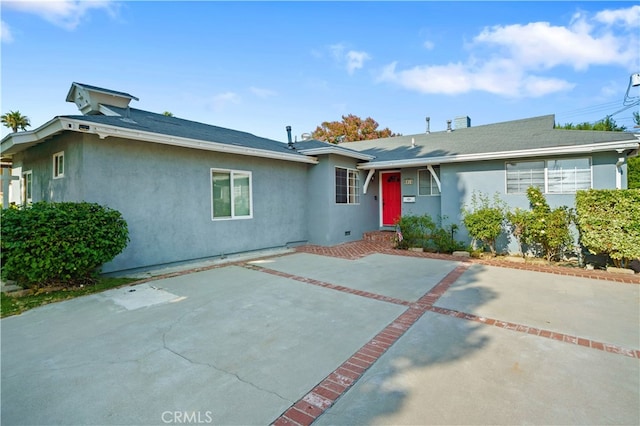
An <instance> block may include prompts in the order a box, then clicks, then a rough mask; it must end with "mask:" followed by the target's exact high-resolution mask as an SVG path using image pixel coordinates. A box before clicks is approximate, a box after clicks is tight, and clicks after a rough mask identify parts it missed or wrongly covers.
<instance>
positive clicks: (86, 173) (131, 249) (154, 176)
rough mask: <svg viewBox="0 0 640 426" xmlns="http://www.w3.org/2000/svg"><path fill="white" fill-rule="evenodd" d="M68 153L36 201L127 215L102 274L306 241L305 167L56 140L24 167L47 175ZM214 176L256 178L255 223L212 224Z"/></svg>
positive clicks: (149, 146) (93, 140)
mask: <svg viewBox="0 0 640 426" xmlns="http://www.w3.org/2000/svg"><path fill="white" fill-rule="evenodd" d="M62 149H64V151H65V163H66V164H65V177H64V178H63V179H57V180H54V181H51V179H40V180H39V179H36V176H34V182H33V185H34V186H33V187H34V193H36V194H39V195H38V198H37V199H36V198H35V197H34V201H39V200H52V201H88V202H95V203H99V204H101V205H105V206H108V207H110V208H113V209H116V210H118V211H120V212H121V213H122V215H123V216H124V218H125V220H126V221H127V223H128V226H129V234H130V238H131V241H130V243H129V245H128V246H127V248H126V249H125V250H124V251H123V252H122V253H121V254H120V255H118V256H117V257H116V258H115V259H114V260H113V261H112V262H110V263H108V264H106V265H105V266H104V268H103V272H113V271H119V270H125V269H132V268H139V267H144V266H150V265H159V264H166V263H172V262H178V261H185V260H192V259H199V258H207V257H215V256H221V255H228V254H232V253H238V252H246V251H251V250H259V249H265V248H273V247H283V246H285V245H287V244H292V243H299V242H305V241H306V240H307V238H308V236H307V206H306V190H307V187H308V183H307V179H308V167H309V165H307V164H302V163H293V162H286V161H280V160H269V159H261V158H256V157H249V156H240V155H230V154H221V153H214V152H208V151H200V150H193V149H187V148H180V147H172V146H166V145H159V144H154V143H145V142H138V141H132V140H125V139H118V138H107V139H105V140H100V139H99V138H98V137H97V136H95V135H88V134H87V135H75V138H74V137H70V136H66V135H63V136H62V137H57V138H56V140H53V141H50V143H47V144H42V145H40V146H39V147H37V150H38V152H35V151H34V152H29V151H32V150H28V151H27V152H26V153H25V154H24V155H23V157H24V158H23V159H22V161H23V162H24V165H25V166H26V167H27V168H29V167H33V168H36V167H38V165H40V166H44V167H45V169H46V163H47V162H48V161H52V160H51V155H52V154H53V152H56V151H59V150H62ZM34 150H35V148H34ZM212 168H220V169H228V170H242V171H248V172H251V173H252V194H253V198H252V201H253V218H251V219H234V220H212V218H211V177H210V176H211V169H212ZM45 173H50V168H49V172H45ZM42 182H45V185H42ZM47 182H48V183H47ZM47 185H50V187H49V188H45V186H47Z"/></svg>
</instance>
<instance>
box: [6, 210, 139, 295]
mask: <svg viewBox="0 0 640 426" xmlns="http://www.w3.org/2000/svg"><path fill="white" fill-rule="evenodd" d="M0 219H1V220H2V232H1V237H2V241H1V243H0V248H1V250H2V251H1V253H0V260H1V263H2V277H3V278H4V279H10V280H14V281H17V282H18V283H19V284H22V285H26V286H40V285H48V284H52V283H56V284H67V285H74V284H76V283H81V282H87V281H88V280H91V279H92V278H94V277H95V276H96V274H97V273H98V268H100V267H101V266H102V265H103V264H104V263H106V262H109V261H110V260H112V259H113V258H114V257H115V256H116V255H118V254H119V253H121V252H122V250H124V248H125V247H126V246H127V243H128V242H129V234H128V228H127V223H126V221H125V220H124V219H123V218H122V215H121V214H120V212H118V211H116V210H112V209H109V208H107V207H102V206H100V205H98V204H93V203H85V202H81V203H70V202H66V203H47V202H38V203H34V204H32V205H30V206H27V207H20V208H10V209H4V210H2V212H1V215H0Z"/></svg>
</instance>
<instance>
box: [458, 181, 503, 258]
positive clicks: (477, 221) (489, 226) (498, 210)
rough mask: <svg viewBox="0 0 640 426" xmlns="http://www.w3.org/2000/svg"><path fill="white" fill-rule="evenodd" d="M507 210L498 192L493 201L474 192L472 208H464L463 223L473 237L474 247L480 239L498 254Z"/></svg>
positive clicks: (472, 245) (493, 252) (472, 243)
mask: <svg viewBox="0 0 640 426" xmlns="http://www.w3.org/2000/svg"><path fill="white" fill-rule="evenodd" d="M506 210H507V208H506V204H505V203H504V202H503V201H502V200H501V199H500V197H499V196H498V194H496V195H495V196H494V199H493V203H492V202H491V201H490V200H489V197H488V196H487V195H484V194H482V193H477V192H475V191H474V192H473V194H472V195H471V209H468V208H467V207H466V206H465V207H463V209H462V223H464V226H465V228H467V231H469V235H470V236H471V238H472V239H473V241H472V242H471V247H472V249H475V248H476V243H477V242H478V241H480V242H481V243H482V244H483V246H485V247H488V248H489V250H490V251H491V253H492V254H496V240H497V239H498V237H499V236H500V235H501V234H502V233H503V232H504V231H505V229H504V226H505V215H506V213H505V212H506Z"/></svg>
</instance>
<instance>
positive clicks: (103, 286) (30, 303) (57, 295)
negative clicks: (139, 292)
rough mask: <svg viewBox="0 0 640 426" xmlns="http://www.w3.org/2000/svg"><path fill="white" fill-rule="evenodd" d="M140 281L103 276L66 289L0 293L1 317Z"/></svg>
mask: <svg viewBox="0 0 640 426" xmlns="http://www.w3.org/2000/svg"><path fill="white" fill-rule="evenodd" d="M135 281H138V279H136V278H108V277H101V278H99V279H98V281H97V282H96V283H95V284H90V285H85V286H83V287H72V288H66V289H46V288H45V289H39V290H35V291H34V292H33V293H29V294H25V295H22V296H10V295H7V294H5V293H1V294H0V302H1V303H0V318H5V317H8V316H11V315H18V314H21V313H22V312H25V311H28V310H29V309H33V308H37V307H38V306H42V305H47V304H49V303H54V302H60V301H62V300H68V299H74V298H76V297H80V296H85V295H87V294H93V293H99V292H101V291H104V290H108V289H110V288H115V287H120V286H123V285H126V284H129V283H132V282H135Z"/></svg>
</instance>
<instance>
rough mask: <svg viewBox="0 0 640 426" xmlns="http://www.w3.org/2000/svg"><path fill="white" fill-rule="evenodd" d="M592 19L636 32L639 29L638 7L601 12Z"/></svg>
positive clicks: (639, 8)
mask: <svg viewBox="0 0 640 426" xmlns="http://www.w3.org/2000/svg"><path fill="white" fill-rule="evenodd" d="M594 19H595V20H596V21H598V22H601V23H603V24H607V25H616V24H620V25H622V26H624V27H627V28H629V29H634V28H635V30H636V31H637V29H638V27H640V6H638V5H636V6H631V7H630V8H628V9H618V10H603V11H601V12H598V13H596V15H595V17H594Z"/></svg>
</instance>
